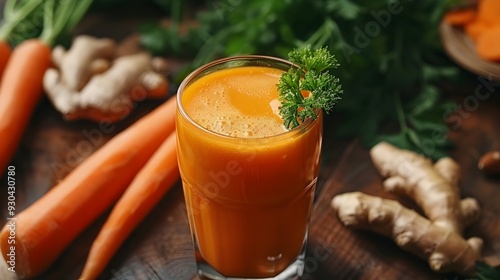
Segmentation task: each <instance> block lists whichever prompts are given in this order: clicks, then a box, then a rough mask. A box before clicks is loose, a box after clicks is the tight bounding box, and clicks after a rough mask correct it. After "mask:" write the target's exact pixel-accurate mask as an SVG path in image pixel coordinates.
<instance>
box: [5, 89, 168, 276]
mask: <svg viewBox="0 0 500 280" xmlns="http://www.w3.org/2000/svg"><path fill="white" fill-rule="evenodd" d="M175 106H176V103H175V98H170V99H169V100H168V101H166V102H165V103H164V104H162V105H161V106H160V107H158V108H157V109H155V110H154V111H152V112H151V113H149V114H148V115H146V116H144V117H143V118H141V119H140V120H138V121H137V122H136V123H134V124H133V125H131V126H130V127H129V128H127V129H126V130H124V131H122V132H121V133H119V134H118V135H116V136H115V137H113V138H112V139H111V140H109V141H108V142H107V143H106V144H105V145H104V146H102V147H101V148H100V149H98V150H97V151H95V152H94V153H93V154H91V155H90V156H89V157H88V158H87V159H85V160H84V161H83V162H82V163H80V165H78V166H77V167H76V168H75V169H74V170H73V171H72V172H70V173H69V174H68V175H67V176H66V177H65V178H64V179H63V180H62V181H60V182H59V184H57V185H56V186H55V187H53V188H52V189H51V190H50V191H49V192H48V193H46V194H45V195H44V196H42V197H41V198H40V199H38V200H37V201H35V202H34V203H33V204H32V205H31V206H29V207H28V208H26V209H25V210H23V211H21V212H19V213H18V214H17V215H16V216H15V217H14V218H15V223H14V229H15V248H14V251H15V252H14V253H15V256H16V257H15V260H16V267H15V271H16V273H17V274H18V275H19V276H21V277H33V276H36V275H38V274H40V273H41V272H43V271H44V270H46V269H47V268H48V267H49V266H50V265H51V264H52V262H53V261H54V260H55V259H56V258H57V257H58V256H59V255H60V253H61V252H62V251H63V250H64V249H65V248H66V247H67V246H68V245H69V244H70V243H71V242H72V241H73V240H74V239H75V238H76V237H77V236H78V235H79V234H80V233H81V232H82V231H83V230H84V229H85V228H86V227H87V226H88V225H90V224H91V223H92V222H93V221H94V220H95V219H96V218H98V217H99V216H100V215H101V214H102V213H103V212H104V211H106V210H107V209H108V208H109V207H110V206H111V205H112V204H113V203H114V202H116V200H117V199H118V198H119V197H120V195H121V194H122V193H123V192H124V191H125V189H126V188H127V186H128V185H129V184H130V182H131V181H132V179H133V178H134V176H135V175H136V174H137V172H139V170H140V169H141V168H142V167H143V166H144V164H146V162H147V161H148V159H149V158H150V157H151V156H152V155H153V153H154V152H155V151H156V150H157V149H158V147H159V146H160V145H161V144H162V143H163V141H164V140H165V139H167V137H168V136H169V135H170V134H171V133H172V132H173V131H174V127H175V110H176V108H175ZM10 222H12V221H9V222H8V223H7V224H6V225H5V226H4V228H3V229H2V231H1V232H0V246H1V250H2V252H3V256H4V258H5V259H6V261H8V260H9V256H8V253H9V252H10V251H12V250H11V247H10V246H12V245H11V244H9V236H10V233H11V231H12V228H10V227H11V224H9V223H10Z"/></svg>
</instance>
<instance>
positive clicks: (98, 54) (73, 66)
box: [52, 35, 117, 90]
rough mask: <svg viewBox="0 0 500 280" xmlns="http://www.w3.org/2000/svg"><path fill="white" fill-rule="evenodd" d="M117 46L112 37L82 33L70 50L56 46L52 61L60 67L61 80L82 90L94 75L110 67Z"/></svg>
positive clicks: (70, 86) (73, 87) (71, 86)
mask: <svg viewBox="0 0 500 280" xmlns="http://www.w3.org/2000/svg"><path fill="white" fill-rule="evenodd" d="M116 47H117V46H116V43H115V42H114V41H113V40H111V39H107V38H103V39H98V38H94V37H91V36H87V35H80V36H78V37H76V38H75V39H74V41H73V44H72V46H71V48H70V49H69V50H68V51H66V50H65V49H64V47H62V46H56V47H54V50H53V51H52V62H53V63H54V65H55V66H56V67H57V68H59V69H60V72H61V80H62V81H63V82H64V83H65V84H66V85H67V86H68V87H69V88H71V89H75V90H81V89H82V88H83V86H84V85H85V84H86V83H87V82H88V80H89V79H90V77H91V76H92V75H94V74H96V73H102V72H104V71H106V70H107V69H108V68H109V67H110V64H111V60H112V58H113V55H114V53H115V50H116Z"/></svg>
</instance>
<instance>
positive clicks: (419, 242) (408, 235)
mask: <svg viewBox="0 0 500 280" xmlns="http://www.w3.org/2000/svg"><path fill="white" fill-rule="evenodd" d="M332 207H333V208H334V209H335V210H336V211H337V212H338V217H339V219H340V220H341V221H342V223H343V224H344V225H345V226H348V227H351V228H356V229H364V230H370V231H373V232H376V233H378V234H381V235H383V236H386V237H390V238H392V239H394V241H395V242H396V244H397V245H398V246H399V247H401V248H402V249H403V250H405V251H408V252H410V253H412V254H414V255H416V256H418V257H420V258H422V259H425V260H427V261H428V262H429V266H430V267H431V269H432V270H434V271H437V272H442V273H445V272H455V273H458V274H461V275H468V276H472V275H474V268H475V263H476V261H477V260H478V259H480V255H481V254H480V252H481V248H482V244H483V241H482V240H481V239H479V238H475V237H473V238H470V239H468V240H465V239H464V238H463V237H462V236H461V235H460V234H458V233H457V232H455V231H451V230H449V229H447V228H443V227H441V226H437V225H436V224H435V223H432V222H431V221H430V220H428V219H426V218H424V217H422V216H421V215H420V214H418V213H417V212H415V211H414V210H411V209H408V208H406V207H404V206H403V205H401V204H400V203H399V202H398V201H395V200H390V199H384V198H380V197H376V196H371V195H367V194H363V193H360V192H353V193H346V194H341V195H337V196H335V197H334V198H333V200H332Z"/></svg>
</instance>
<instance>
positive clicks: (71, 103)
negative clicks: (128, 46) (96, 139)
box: [44, 37, 168, 122]
mask: <svg viewBox="0 0 500 280" xmlns="http://www.w3.org/2000/svg"><path fill="white" fill-rule="evenodd" d="M100 40H104V39H95V38H87V37H84V38H80V37H78V38H77V39H75V42H74V45H73V47H72V48H71V49H70V50H69V51H68V52H66V53H65V54H64V55H61V54H60V52H61V51H57V50H54V53H53V55H54V60H55V61H58V63H55V65H56V66H58V65H59V66H60V67H59V68H51V69H49V70H47V72H46V73H45V76H44V89H45V91H46V93H47V95H48V97H49V99H50V101H51V102H52V104H53V105H54V107H55V108H56V109H57V110H59V111H60V112H61V113H62V114H63V115H64V117H65V118H66V119H68V120H76V119H89V120H93V121H102V120H106V121H110V122H116V121H119V120H121V119H123V118H125V117H126V116H127V115H128V114H129V113H130V112H131V110H132V108H133V104H134V102H138V101H142V100H144V99H146V98H163V97H164V96H165V95H166V94H167V90H168V81H167V79H166V77H165V76H164V75H163V73H165V72H166V71H167V70H166V68H167V66H166V62H165V60H163V59H161V58H156V57H155V58H153V57H151V55H150V54H149V53H147V52H144V51H143V52H130V53H127V54H126V55H123V56H119V57H115V58H114V59H113V60H111V61H109V63H107V65H105V66H104V64H106V63H104V62H103V59H102V57H101V58H99V59H94V60H91V59H89V58H95V57H98V55H96V54H95V53H96V52H98V51H99V50H102V44H101V43H102V42H103V41H100ZM84 43H85V44H86V48H83V47H82V46H83V45H85V44H84ZM118 49H119V48H118V47H114V48H113V50H114V51H117V50H118ZM78 53H80V56H78V55H77V54H78ZM106 55H107V54H106ZM111 57H113V54H111ZM70 59H73V60H77V59H81V61H80V64H84V63H85V61H83V60H86V61H87V62H86V63H87V64H86V67H87V68H85V67H80V69H81V70H79V71H75V70H74V69H72V70H71V71H69V70H67V69H66V68H64V67H63V66H64V65H70V63H67V62H66V60H70ZM73 64H74V65H78V64H77V63H76V62H73ZM96 69H97V70H98V71H96ZM89 73H90V76H89V77H88V78H87V74H89ZM79 75H80V76H79ZM71 77H72V78H71ZM75 77H79V79H77V78H75ZM68 80H73V81H79V82H73V83H68ZM82 81H85V82H84V84H83V86H81V85H80V82H82Z"/></svg>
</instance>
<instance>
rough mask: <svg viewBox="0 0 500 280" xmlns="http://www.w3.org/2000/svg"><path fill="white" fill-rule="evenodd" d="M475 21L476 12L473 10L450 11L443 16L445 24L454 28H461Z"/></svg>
mask: <svg viewBox="0 0 500 280" xmlns="http://www.w3.org/2000/svg"><path fill="white" fill-rule="evenodd" d="M475 19H476V11H475V10H473V9H460V10H452V11H449V12H447V13H446V14H445V16H444V20H445V22H446V23H448V24H450V25H455V26H463V25H466V24H469V23H471V22H473V21H474V20H475Z"/></svg>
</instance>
